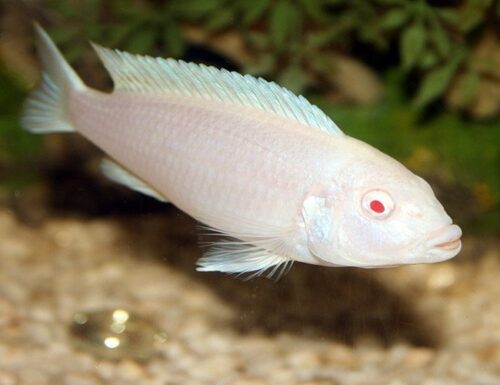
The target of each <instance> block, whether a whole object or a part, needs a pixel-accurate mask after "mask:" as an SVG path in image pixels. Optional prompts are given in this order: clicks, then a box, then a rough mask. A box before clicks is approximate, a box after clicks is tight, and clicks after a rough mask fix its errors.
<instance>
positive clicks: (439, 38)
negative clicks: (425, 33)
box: [429, 23, 451, 57]
mask: <svg viewBox="0 0 500 385" xmlns="http://www.w3.org/2000/svg"><path fill="white" fill-rule="evenodd" d="M429 38H430V40H431V41H432V43H433V45H434V46H435V47H436V50H437V51H438V52H439V54H440V55H441V56H442V57H446V56H447V55H448V54H449V53H450V51H451V42H450V39H449V36H448V35H447V34H446V32H445V31H444V29H443V28H442V27H441V25H439V24H438V23H435V24H434V26H433V27H432V28H431V30H430V33H429Z"/></svg>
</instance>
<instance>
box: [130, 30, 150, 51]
mask: <svg viewBox="0 0 500 385" xmlns="http://www.w3.org/2000/svg"><path fill="white" fill-rule="evenodd" d="M155 37H156V33H155V31H154V30H153V29H142V30H137V31H136V33H135V35H133V36H131V37H130V39H129V40H128V42H127V50H128V51H130V52H131V53H135V54H145V53H149V54H151V49H152V48H153V44H154V41H155Z"/></svg>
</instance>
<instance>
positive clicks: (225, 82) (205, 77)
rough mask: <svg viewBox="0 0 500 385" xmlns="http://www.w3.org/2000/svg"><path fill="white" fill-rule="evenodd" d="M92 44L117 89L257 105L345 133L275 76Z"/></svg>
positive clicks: (290, 117) (275, 112) (304, 121)
mask: <svg viewBox="0 0 500 385" xmlns="http://www.w3.org/2000/svg"><path fill="white" fill-rule="evenodd" d="M92 46H93V47H94V49H95V51H96V52H97V54H98V55H99V57H100V59H101V60H102V62H103V64H104V66H105V67H106V69H107V70H108V71H109V73H110V75H111V77H112V79H113V82H114V85H115V90H120V91H126V92H164V93H171V94H175V95H186V96H191V97H195V98H203V99H210V100H216V101H219V102H221V103H226V104H233V105H242V106H246V107H253V108H258V109H260V110H263V111H267V112H271V113H274V114H276V115H279V116H281V117H284V118H288V119H292V120H295V121H297V122H299V123H302V124H305V125H308V126H311V127H314V128H318V129H320V130H322V131H325V132H328V133H331V134H336V135H343V133H342V131H341V130H340V128H338V127H337V125H336V124H335V123H334V122H333V121H332V120H331V119H330V118H329V117H328V116H327V115H326V114H325V113H324V112H323V111H321V110H320V109H319V108H318V107H316V106H315V105H313V104H311V103H309V102H308V101H307V99H305V98H304V97H302V96H296V95H294V94H293V93H292V92H290V91H289V90H287V89H286V88H283V87H281V86H279V85H277V84H276V83H274V82H268V81H266V80H264V79H262V78H258V79H257V78H254V77H253V76H250V75H244V76H243V75H241V74H239V73H237V72H230V71H227V70H224V69H222V70H219V69H217V68H215V67H209V66H206V65H203V64H195V63H186V62H184V61H182V60H174V59H162V58H153V57H151V56H140V55H132V54H129V53H127V52H122V51H118V50H112V49H109V48H104V47H101V46H99V45H97V44H94V43H92Z"/></svg>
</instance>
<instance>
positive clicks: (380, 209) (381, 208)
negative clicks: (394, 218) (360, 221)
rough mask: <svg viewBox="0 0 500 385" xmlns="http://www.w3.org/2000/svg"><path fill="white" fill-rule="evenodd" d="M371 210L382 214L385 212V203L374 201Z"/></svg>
mask: <svg viewBox="0 0 500 385" xmlns="http://www.w3.org/2000/svg"><path fill="white" fill-rule="evenodd" d="M370 209H371V210H372V211H374V212H376V213H377V214H381V213H383V212H384V211H385V207H384V205H383V203H382V202H380V201H378V200H373V201H371V202H370Z"/></svg>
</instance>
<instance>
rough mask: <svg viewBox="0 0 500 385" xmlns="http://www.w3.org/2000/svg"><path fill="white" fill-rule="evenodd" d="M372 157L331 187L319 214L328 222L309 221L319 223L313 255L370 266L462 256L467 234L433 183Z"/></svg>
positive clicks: (312, 235)
mask: <svg viewBox="0 0 500 385" xmlns="http://www.w3.org/2000/svg"><path fill="white" fill-rule="evenodd" d="M372 155H373V156H369V157H364V158H362V159H358V161H357V162H356V163H355V164H352V167H350V169H349V172H348V173H346V174H345V177H344V178H343V180H341V182H340V184H339V185H337V186H336V187H335V188H333V189H330V190H331V191H332V193H331V194H330V196H329V197H327V198H326V199H324V200H323V201H322V203H321V204H320V206H321V205H322V210H323V211H321V210H316V211H317V212H322V215H323V218H322V219H321V220H316V222H314V221H311V220H309V222H308V223H315V226H309V227H307V226H306V228H307V230H308V237H309V241H310V251H311V253H312V254H314V256H315V257H317V258H319V259H321V260H322V261H324V262H326V263H330V264H334V265H342V266H356V267H365V268H373V267H388V266H397V265H404V264H415V263H433V262H440V261H444V260H447V259H450V258H452V257H454V256H455V255H457V254H458V253H459V252H460V249H461V241H460V237H461V235H462V231H461V229H460V227H458V226H457V225H455V224H453V222H452V220H451V218H450V216H449V215H448V214H447V213H446V211H445V209H444V208H443V206H442V205H441V203H440V202H439V201H438V199H437V198H436V196H435V194H434V192H433V190H432V188H431V187H430V185H429V184H428V183H427V182H426V181H425V180H424V179H422V178H420V177H419V176H417V175H415V174H413V173H412V172H411V171H409V170H408V169H407V168H405V167H404V166H403V165H402V164H400V163H399V162H397V161H396V160H394V159H392V158H390V157H388V156H386V155H384V154H382V153H378V152H377V153H374V154H372ZM341 179H342V178H341ZM318 218H319V216H318ZM306 224H307V222H306ZM318 233H320V234H321V236H318Z"/></svg>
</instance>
